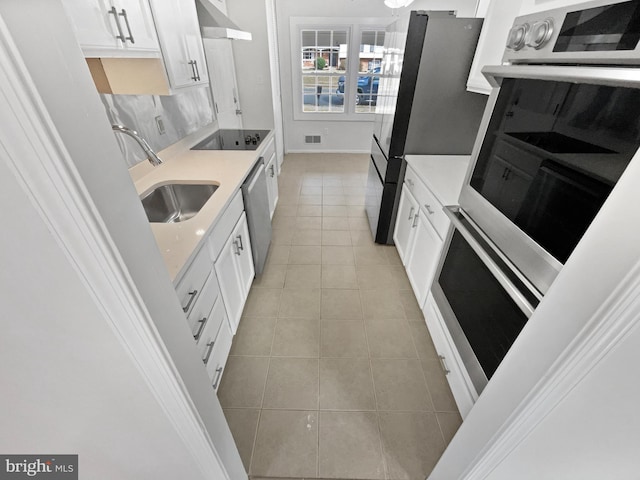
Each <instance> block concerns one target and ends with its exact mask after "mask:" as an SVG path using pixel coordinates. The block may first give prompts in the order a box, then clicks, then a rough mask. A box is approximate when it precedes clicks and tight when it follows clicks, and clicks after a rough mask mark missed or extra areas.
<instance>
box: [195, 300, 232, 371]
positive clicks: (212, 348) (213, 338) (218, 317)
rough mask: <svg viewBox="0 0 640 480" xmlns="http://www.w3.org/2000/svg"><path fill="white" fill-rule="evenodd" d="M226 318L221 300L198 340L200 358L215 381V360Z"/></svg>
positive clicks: (215, 306)
mask: <svg viewBox="0 0 640 480" xmlns="http://www.w3.org/2000/svg"><path fill="white" fill-rule="evenodd" d="M225 318H226V313H225V310H224V305H223V303H222V299H221V298H219V299H218V300H217V301H216V303H215V305H214V306H213V308H212V309H211V313H210V315H209V321H208V322H207V325H206V326H205V328H204V331H203V332H202V335H201V336H200V339H199V340H198V343H197V345H198V352H199V353H200V358H201V359H202V361H203V362H204V365H205V368H206V369H207V374H208V375H209V378H210V379H212V380H213V377H214V375H215V369H216V365H215V363H216V362H215V358H216V352H217V351H218V349H219V347H220V346H219V338H218V337H219V336H220V331H221V327H222V325H224V324H225V323H226V322H225Z"/></svg>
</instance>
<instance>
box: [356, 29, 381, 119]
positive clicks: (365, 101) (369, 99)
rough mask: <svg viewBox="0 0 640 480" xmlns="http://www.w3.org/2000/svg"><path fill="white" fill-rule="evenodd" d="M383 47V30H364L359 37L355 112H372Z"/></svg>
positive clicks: (378, 81) (376, 96)
mask: <svg viewBox="0 0 640 480" xmlns="http://www.w3.org/2000/svg"><path fill="white" fill-rule="evenodd" d="M383 47H384V31H383V30H365V31H363V32H362V34H361V37H360V53H359V58H358V87H357V88H358V91H357V96H356V108H355V111H356V113H373V112H375V106H376V104H377V100H378V85H380V76H379V75H380V73H381V68H380V67H381V64H382V50H383Z"/></svg>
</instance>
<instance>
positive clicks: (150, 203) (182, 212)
mask: <svg viewBox="0 0 640 480" xmlns="http://www.w3.org/2000/svg"><path fill="white" fill-rule="evenodd" d="M218 187H219V185H216V184H190V183H170V184H165V185H159V186H156V187H154V188H153V189H152V190H151V191H149V192H147V193H146V194H144V195H142V196H141V197H140V199H141V200H142V206H143V208H144V211H145V213H146V214H147V218H148V219H149V222H152V223H178V222H184V221H185V220H189V219H190V218H191V217H193V216H195V215H196V214H197V213H198V212H199V211H200V209H201V208H202V207H203V206H204V204H205V203H207V200H209V198H211V196H212V195H213V194H214V193H215V191H216V190H217V189H218Z"/></svg>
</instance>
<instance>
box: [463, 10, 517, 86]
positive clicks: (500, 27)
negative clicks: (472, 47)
mask: <svg viewBox="0 0 640 480" xmlns="http://www.w3.org/2000/svg"><path fill="white" fill-rule="evenodd" d="M522 2H523V0H491V1H490V2H489V4H488V5H487V3H486V2H481V5H480V6H481V7H482V8H483V9H484V8H486V14H485V18H484V23H483V25H482V32H481V33H480V38H479V39H478V46H477V48H476V53H475V55H474V57H473V63H472V64H471V71H470V72H469V79H468V80H467V90H469V91H471V92H476V93H484V94H486V95H488V94H489V93H491V86H490V85H489V82H488V81H487V79H486V78H484V75H482V68H483V67H484V66H485V65H500V64H501V63H502V55H503V54H504V49H505V45H506V43H507V35H508V33H509V30H510V29H511V25H513V19H514V18H516V17H517V16H518V15H520V5H521V4H522ZM482 13H484V12H481V11H478V14H479V15H480V16H481V15H482Z"/></svg>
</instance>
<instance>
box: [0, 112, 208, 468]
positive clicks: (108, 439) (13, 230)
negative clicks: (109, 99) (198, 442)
mask: <svg viewBox="0 0 640 480" xmlns="http://www.w3.org/2000/svg"><path fill="white" fill-rule="evenodd" d="M3 103H4V102H3V101H2V100H0V108H6V105H3ZM3 160H4V161H0V202H2V204H3V205H10V206H11V207H10V208H7V209H5V212H4V213H3V215H2V223H3V233H2V235H1V236H0V264H1V265H2V268H1V269H0V298H1V301H0V318H1V319H2V335H0V384H1V385H2V396H0V424H1V425H2V434H0V451H2V453H4V454H11V453H14V454H47V453H48V454H56V453H67V454H78V455H79V464H80V475H81V478H119V479H130V480H138V479H149V480H156V479H167V480H168V479H172V478H194V479H196V478H204V477H203V476H202V473H201V472H199V471H198V469H197V468H196V466H195V464H194V462H193V457H192V456H191V453H190V452H189V451H188V449H187V448H186V446H185V444H184V443H183V441H182V439H181V438H180V437H179V435H178V433H177V432H176V431H175V429H174V428H173V426H172V425H171V424H170V422H169V419H168V418H167V416H166V413H165V412H164V411H163V409H162V408H161V407H160V405H159V404H158V402H157V401H156V400H155V398H154V396H153V394H152V392H150V391H149V388H148V384H147V382H146V380H145V379H144V378H143V376H142V375H141V373H140V371H139V370H138V368H137V366H136V364H135V361H134V359H132V358H131V357H130V356H129V355H128V353H127V352H126V351H125V349H124V348H123V346H122V344H121V341H120V339H119V338H117V335H116V332H115V331H114V330H113V329H112V328H111V327H110V326H109V325H108V323H107V320H106V319H105V318H104V317H103V313H102V311H101V310H100V309H99V307H98V306H97V305H96V304H95V299H94V296H93V295H92V292H91V291H89V288H88V286H87V285H86V284H85V283H84V282H83V281H82V278H80V277H79V275H78V273H77V272H76V271H75V269H74V267H73V265H72V264H71V261H70V259H69V258H68V256H67V253H66V252H65V251H64V250H63V249H62V248H61V247H60V246H59V245H58V244H57V243H56V239H55V238H54V237H53V235H52V234H51V232H50V231H49V229H48V228H47V227H48V226H47V225H46V224H45V222H44V220H43V219H42V218H41V217H40V215H39V212H38V211H37V210H36V209H35V208H34V206H33V205H32V203H31V199H30V198H29V197H28V196H27V194H26V193H25V192H24V191H23V190H22V188H21V185H20V182H19V180H18V179H17V178H16V177H15V176H14V172H13V171H11V170H10V169H9V168H8V167H7V163H6V160H7V159H6V158H3ZM3 468H4V467H3Z"/></svg>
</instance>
